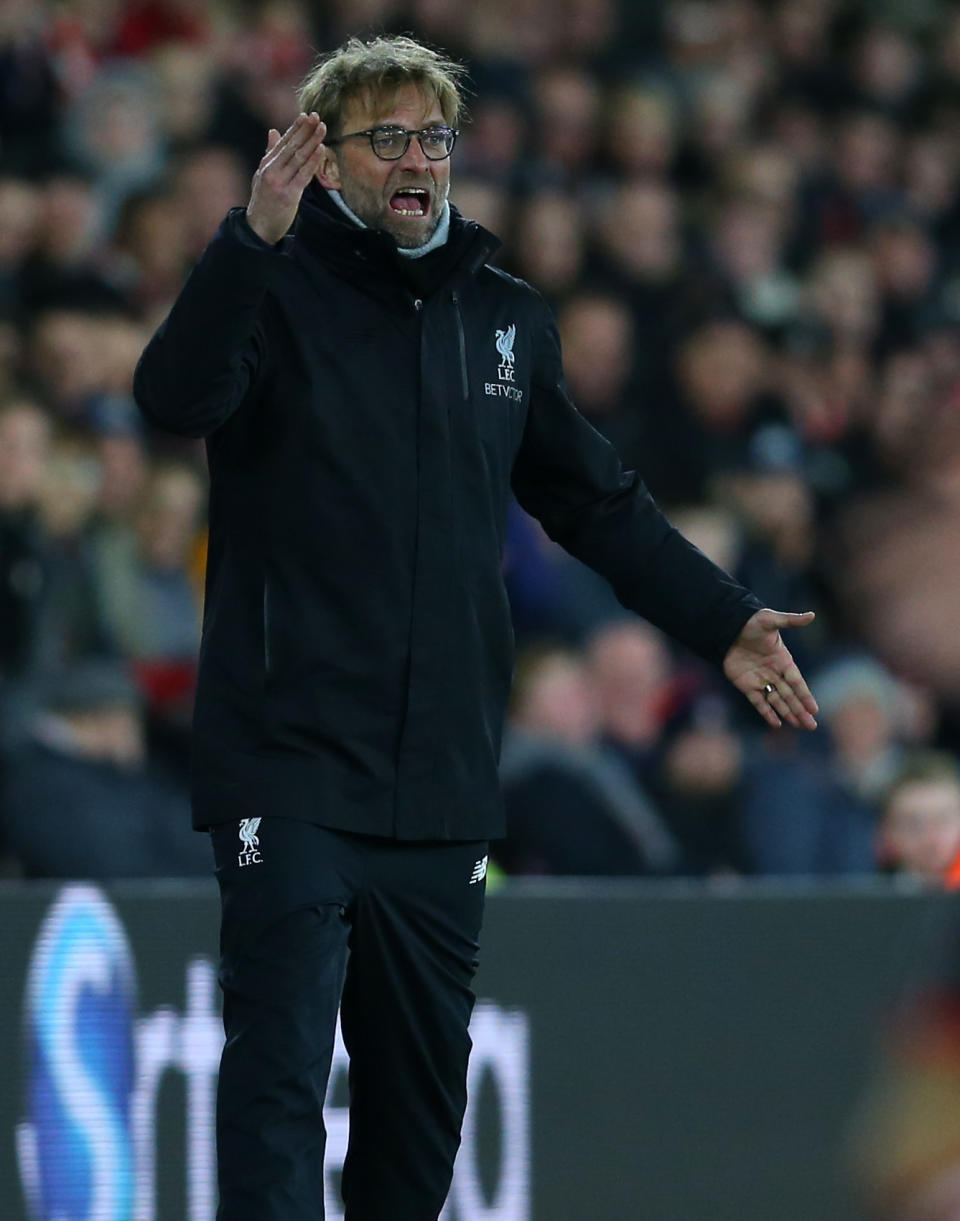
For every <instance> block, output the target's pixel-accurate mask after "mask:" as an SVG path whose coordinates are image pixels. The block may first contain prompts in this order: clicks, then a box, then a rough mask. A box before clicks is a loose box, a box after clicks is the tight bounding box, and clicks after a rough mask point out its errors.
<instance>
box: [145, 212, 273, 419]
mask: <svg viewBox="0 0 960 1221" xmlns="http://www.w3.org/2000/svg"><path fill="white" fill-rule="evenodd" d="M278 250H279V247H275V246H271V245H269V244H268V243H267V242H264V241H262V240H261V239H260V238H259V237H258V236H257V235H256V234H255V233H254V232H253V230H252V229H251V228H250V227H249V225H248V224H247V222H246V219H245V216H244V212H243V209H242V208H234V209H233V210H232V211H231V212H229V213H228V214H227V217H226V219H225V220H224V222H223V224H222V225H221V226H220V228H219V229H218V230H217V232H216V234H215V236H214V237H213V239H212V241H211V242H210V245H209V246H208V247H207V248H206V250H205V251H204V252H203V255H202V256H201V258H200V261H199V262H198V263H197V265H196V267H194V269H193V271H192V272H191V273H190V276H189V278H188V279H187V282H186V284H185V285H184V286H183V289H182V290H181V292H180V295H179V297H177V300H176V301H175V302H174V305H173V308H172V309H171V311H170V313H169V314H168V316H167V317H166V319H165V320H164V321H163V322H162V323H161V325H160V327H159V328H158V330H157V332H156V334H155V335H154V336H153V338H152V339H151V340H150V342H149V343H148V344H147V346H146V348H145V349H144V352H143V355H142V356H141V357H140V360H139V362H138V363H137V368H136V372H135V374H134V379H133V393H134V397H135V399H136V401H137V405H138V406H139V408H140V410H141V411H142V412H143V414H144V415H145V416H146V418H147V419H148V420H149V421H150V423H151V424H155V425H156V426H157V427H159V428H164V429H166V430H167V431H168V432H174V433H179V434H181V435H182V436H187V437H206V436H209V435H210V434H211V433H213V432H215V431H216V430H217V429H218V428H219V427H220V426H221V425H222V424H225V423H226V421H227V420H228V419H229V418H230V416H231V415H233V413H234V412H235V411H236V410H237V408H238V407H239V406H240V404H241V403H242V402H243V398H244V395H245V394H246V393H247V391H248V389H249V388H250V386H251V385H252V383H253V381H254V379H255V378H256V376H257V371H258V368H259V365H260V361H261V356H262V351H263V342H262V336H261V334H260V329H259V326H258V321H257V320H258V315H259V312H260V306H261V303H262V301H263V298H264V294H265V293H266V291H267V287H268V282H269V279H270V276H271V273H272V271H273V268H274V266H275V265H276V260H277V259H278V258H279V257H280V256H279V253H278Z"/></svg>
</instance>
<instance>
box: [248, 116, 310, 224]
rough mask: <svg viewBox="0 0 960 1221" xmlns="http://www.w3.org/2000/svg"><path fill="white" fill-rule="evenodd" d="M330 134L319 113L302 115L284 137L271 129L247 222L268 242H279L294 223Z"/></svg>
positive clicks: (255, 179) (252, 195)
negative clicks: (325, 138)
mask: <svg viewBox="0 0 960 1221" xmlns="http://www.w3.org/2000/svg"><path fill="white" fill-rule="evenodd" d="M326 134H327V127H326V124H325V123H323V122H321V120H320V116H319V115H318V114H317V113H316V112H313V113H312V114H300V115H298V116H297V118H296V119H295V120H294V121H293V122H292V123H291V124H290V126H289V127H288V128H287V130H286V131H285V132H284V133H283V135H282V136H281V135H280V133H279V132H278V131H277V129H276V128H275V127H271V128H270V131H269V133H268V134H267V151H266V152H265V153H264V154H263V157H262V159H261V161H260V165H259V166H258V168H257V172H256V173H255V174H254V176H253V187H252V189H251V192H250V202H249V203H248V204H247V224H248V225H249V226H250V228H251V229H252V230H253V231H254V233H256V234H257V236H258V237H262V238H263V240H264V241H265V242H270V243H271V244H276V243H277V242H279V241H280V240H281V238H283V237H284V236H285V235H286V232H287V230H288V229H289V228H290V226H291V225H292V224H293V220H294V217H295V216H296V215H297V208H298V207H299V206H300V197H301V195H303V192H304V191H305V190H306V188H307V184H308V183H309V182H310V179H311V178H312V177H313V176H314V174H315V173H316V172H317V170H318V169H319V167H320V162H321V161H322V160H323V154H324V151H325V148H324V143H323V139H324V136H326Z"/></svg>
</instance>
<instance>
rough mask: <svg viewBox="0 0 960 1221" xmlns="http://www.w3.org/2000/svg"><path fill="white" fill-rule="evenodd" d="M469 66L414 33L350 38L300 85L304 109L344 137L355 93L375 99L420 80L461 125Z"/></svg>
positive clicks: (418, 83) (448, 119)
mask: <svg viewBox="0 0 960 1221" xmlns="http://www.w3.org/2000/svg"><path fill="white" fill-rule="evenodd" d="M465 76H466V69H465V68H464V67H463V66H462V65H461V64H458V63H455V62H454V61H453V60H451V59H447V58H445V57H444V56H443V55H441V54H440V53H439V52H437V51H431V49H430V48H429V47H425V46H424V45H423V44H422V43H419V42H416V41H415V40H414V39H412V38H406V37H403V36H398V37H396V38H385V37H379V38H373V39H371V40H370V41H369V42H363V41H362V40H361V39H359V38H350V39H348V41H347V42H345V43H344V44H343V46H342V47H338V48H337V50H336V51H332V52H331V53H330V54H329V55H325V56H323V57H321V58H320V59H319V60H318V61H317V63H316V64H314V66H313V67H312V68H311V69H310V72H309V73H308V75H307V76H306V78H305V79H304V81H303V82H302V84H301V85H300V89H299V91H298V95H297V96H298V97H299V100H300V109H301V110H304V111H306V112H308V113H309V112H310V111H314V110H315V111H316V112H317V114H319V116H320V118H321V119H322V120H323V121H324V123H326V125H327V130H328V132H330V134H331V135H333V136H339V135H340V134H341V132H340V122H341V119H342V116H343V111H344V108H345V106H346V104H347V102H349V101H350V100H351V99H353V98H355V97H365V98H369V99H370V101H371V103H372V104H374V105H375V104H377V103H379V102H381V101H383V100H384V99H385V98H387V97H388V96H390V95H392V94H394V93H396V91H397V89H399V88H400V87H401V86H402V85H407V84H410V85H416V86H417V87H418V88H419V89H421V90H422V91H423V92H424V94H426V95H427V96H430V95H433V96H434V97H436V99H437V102H438V104H439V106H440V109H441V111H442V112H443V117H444V120H445V121H446V122H447V123H449V124H450V125H451V126H453V127H455V126H456V124H457V120H458V119H459V118H460V114H461V111H462V109H463V97H462V92H461V90H462V82H463V78H464V77H465Z"/></svg>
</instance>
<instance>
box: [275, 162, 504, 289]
mask: <svg viewBox="0 0 960 1221" xmlns="http://www.w3.org/2000/svg"><path fill="white" fill-rule="evenodd" d="M294 235H295V240H294V253H299V251H300V250H303V251H305V252H306V253H308V254H309V255H310V256H312V257H313V258H315V259H318V260H319V261H320V262H321V263H323V264H324V266H325V267H327V269H328V270H330V271H332V272H333V273H334V275H337V276H339V277H340V278H341V279H345V280H349V281H351V282H352V283H355V284H356V285H357V286H358V287H360V288H366V289H367V290H368V291H371V292H373V293H375V294H376V295H377V296H382V295H384V293H385V292H387V293H389V292H391V291H396V290H397V289H398V288H399V289H405V290H406V291H408V292H409V291H412V292H414V293H416V294H417V295H420V296H430V295H431V294H432V293H434V292H436V291H437V290H438V289H440V288H443V287H450V286H453V285H454V284H456V283H459V282H460V281H461V280H463V279H467V278H469V277H471V276H474V275H476V273H477V272H478V271H479V270H480V268H481V267H482V266H483V265H484V264H485V263H486V262H487V260H488V259H489V258H490V257H491V256H492V255H493V254H494V252H495V251H496V250H497V249H498V248H499V246H500V242H499V240H498V239H497V238H496V237H494V235H493V234H492V233H489V232H488V231H487V230H486V229H484V228H482V227H481V226H480V225H478V224H477V223H476V221H472V220H466V219H464V217H462V216H461V215H460V213H459V212H458V211H457V210H456V208H454V207H453V206H451V208H450V236H449V237H448V239H447V241H446V242H445V243H444V244H443V245H442V246H439V247H438V248H437V249H436V250H431V251H430V253H429V254H425V255H424V256H423V257H422V258H419V259H405V258H403V257H402V256H401V255H400V254H399V253H398V251H397V244H396V242H395V241H394V239H393V238H392V237H391V236H390V234H389V233H387V232H385V231H384V230H382V229H361V228H360V227H359V226H358V225H355V224H354V223H353V222H352V221H351V220H350V219H349V218H348V217H347V216H346V214H345V213H344V212H343V211H342V210H341V209H340V208H339V207H338V206H337V204H336V203H335V202H334V201H333V200H332V199H330V197H329V195H328V194H327V192H326V191H325V190H324V189H323V188H322V187H321V186H320V185H319V184H318V183H317V182H311V183H310V185H309V186H308V187H307V189H306V191H304V193H303V198H302V199H301V201H300V210H299V213H298V215H297V223H296V228H295V230H294Z"/></svg>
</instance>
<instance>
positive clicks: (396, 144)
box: [324, 127, 460, 161]
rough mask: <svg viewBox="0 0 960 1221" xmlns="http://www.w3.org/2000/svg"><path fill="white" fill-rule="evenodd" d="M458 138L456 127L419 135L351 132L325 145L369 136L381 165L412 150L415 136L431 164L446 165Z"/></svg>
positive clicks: (373, 130) (378, 130)
mask: <svg viewBox="0 0 960 1221" xmlns="http://www.w3.org/2000/svg"><path fill="white" fill-rule="evenodd" d="M459 135H460V132H459V131H457V129H456V128H454V127H424V128H422V129H421V130H420V131H408V129H407V128H406V127H369V128H367V129H366V131H349V132H347V134H346V135H345V136H340V137H339V138H338V139H336V140H324V144H327V145H336V144H342V143H343V142H344V140H352V139H353V138H354V136H369V137H370V147H371V148H372V149H373V151H374V152H375V153H376V155H377V156H378V157H379V158H380V160H381V161H399V160H400V158H401V157H402V156H403V154H404V153H405V152H406V151H407V149H408V148H409V147H410V137H411V136H416V137H417V139H418V140H419V141H420V147H421V148H422V149H423V155H424V156H425V157H426V158H427V160H428V161H444V160H446V158H447V157H449V156H450V154H451V153H452V152H453V146H454V144H456V142H457V136H459Z"/></svg>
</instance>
